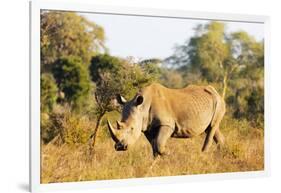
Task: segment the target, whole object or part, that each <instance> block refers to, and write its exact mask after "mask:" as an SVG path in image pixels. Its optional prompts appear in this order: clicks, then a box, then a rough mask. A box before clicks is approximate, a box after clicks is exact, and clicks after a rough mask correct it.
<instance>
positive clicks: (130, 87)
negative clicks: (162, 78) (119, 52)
mask: <svg viewBox="0 0 281 193" xmlns="http://www.w3.org/2000/svg"><path fill="white" fill-rule="evenodd" d="M90 74H91V77H92V80H93V81H94V82H95V84H96V90H95V92H94V93H95V99H96V103H97V104H96V116H97V124H96V127H95V129H94V132H93V135H92V145H91V148H92V149H93V148H94V146H95V141H96V140H95V139H96V134H97V131H98V129H99V126H100V123H101V121H102V118H103V116H104V115H105V113H106V112H110V111H113V110H118V107H117V106H116V104H115V103H114V101H115V97H116V95H117V94H121V95H122V96H125V97H127V98H131V97H133V95H134V94H135V93H136V92H137V91H138V90H139V89H140V88H142V87H143V86H145V85H146V84H149V83H150V82H152V81H153V80H154V79H153V77H152V75H151V74H148V73H146V72H145V71H144V69H143V68H142V67H141V66H140V65H139V64H135V63H133V62H131V61H128V60H124V59H120V58H117V57H113V56H110V55H108V54H104V55H98V56H95V57H93V58H92V60H91V65H90Z"/></svg>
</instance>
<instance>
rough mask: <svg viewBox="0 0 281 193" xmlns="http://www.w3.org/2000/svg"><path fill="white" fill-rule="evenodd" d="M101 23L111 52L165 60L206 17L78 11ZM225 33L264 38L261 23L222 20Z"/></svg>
mask: <svg viewBox="0 0 281 193" xmlns="http://www.w3.org/2000/svg"><path fill="white" fill-rule="evenodd" d="M80 15H83V16H84V17H86V18H87V19H88V20H90V21H93V22H95V23H96V24H98V25H100V26H102V27H103V28H104V30H105V35H106V42H105V44H106V46H107V47H108V48H109V52H110V54H111V55H114V56H119V57H128V56H133V57H134V58H137V59H149V58H159V59H165V58H167V57H169V56H171V55H172V54H173V52H174V47H175V45H176V44H183V43H184V42H185V41H186V40H187V39H189V38H190V37H192V36H193V35H194V30H193V29H194V27H196V26H197V25H198V24H204V23H207V22H209V21H208V20H194V19H178V18H161V17H140V16H128V15H107V14H93V13H80ZM224 23H226V26H227V31H228V32H234V31H241V30H243V31H246V32H247V33H249V34H250V35H252V36H254V37H255V38H256V39H257V40H262V39H263V38H264V25H263V24H260V23H243V22H224Z"/></svg>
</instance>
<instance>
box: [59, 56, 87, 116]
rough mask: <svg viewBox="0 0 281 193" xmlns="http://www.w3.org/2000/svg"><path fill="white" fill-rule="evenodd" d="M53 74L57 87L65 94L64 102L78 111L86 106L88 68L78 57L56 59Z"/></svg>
mask: <svg viewBox="0 0 281 193" xmlns="http://www.w3.org/2000/svg"><path fill="white" fill-rule="evenodd" d="M53 74H54V77H55V79H56V81H57V83H58V86H59V89H60V90H61V91H62V92H63V93H64V94H65V99H66V102H68V103H69V104H70V105H71V107H72V108H74V109H76V110H78V111H79V110H81V109H82V108H83V107H86V106H88V103H89V100H90V98H91V96H90V95H91V81H90V75H89V72H88V69H87V67H86V65H84V64H83V63H82V61H81V59H80V58H77V57H66V58H61V59H58V60H57V61H56V62H55V64H54V67H53Z"/></svg>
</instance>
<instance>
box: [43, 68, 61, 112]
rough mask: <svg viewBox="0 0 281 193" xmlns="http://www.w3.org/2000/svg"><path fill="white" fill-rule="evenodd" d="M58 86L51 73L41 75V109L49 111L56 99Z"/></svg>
mask: <svg viewBox="0 0 281 193" xmlns="http://www.w3.org/2000/svg"><path fill="white" fill-rule="evenodd" d="M57 93H58V88H57V85H56V82H55V79H54V77H53V76H52V75H51V74H47V73H45V74H42V75H41V92H40V100H41V103H40V106H41V111H43V112H50V111H52V109H53V106H54V105H55V103H56V100H57Z"/></svg>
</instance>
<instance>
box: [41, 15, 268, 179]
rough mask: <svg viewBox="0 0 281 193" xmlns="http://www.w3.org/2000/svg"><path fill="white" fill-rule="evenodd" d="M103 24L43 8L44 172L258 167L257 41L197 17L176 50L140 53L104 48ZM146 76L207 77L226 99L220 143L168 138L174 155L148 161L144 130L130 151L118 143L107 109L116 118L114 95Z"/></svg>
mask: <svg viewBox="0 0 281 193" xmlns="http://www.w3.org/2000/svg"><path fill="white" fill-rule="evenodd" d="M73 26H75V27H73ZM105 33H106V32H105V31H104V30H103V28H102V27H101V26H99V25H97V24H95V23H93V22H90V21H88V20H86V19H85V18H84V17H82V16H80V15H77V14H76V13H69V12H53V11H52V12H50V11H42V13H41V139H42V142H43V146H42V165H41V166H42V182H44V183H49V182H57V181H77V180H94V179H112V178H128V177H144V176H159V175H181V174H194V173H208V172H231V171H246V170H260V169H262V168H263V127H264V116H263V114H264V102H263V100H264V44H263V41H261V42H258V41H256V40H255V39H254V38H253V37H251V36H250V35H249V34H247V33H246V32H244V31H238V32H231V33H227V32H226V26H225V24H224V23H221V22H209V23H208V24H205V25H198V26H196V28H195V32H194V36H193V37H191V38H190V39H187V40H186V42H183V43H182V45H178V46H177V48H176V50H175V52H174V54H173V55H172V56H169V57H167V58H166V59H164V60H159V59H157V58H148V59H146V60H143V61H136V60H135V59H134V58H129V57H128V58H119V57H116V56H112V55H110V52H109V51H110V50H108V48H106V44H105ZM152 82H160V83H162V84H164V85H166V86H167V87H170V88H182V87H185V86H187V85H189V84H200V85H207V84H211V85H213V86H214V87H215V88H216V89H217V90H218V91H219V92H220V93H221V95H222V96H223V97H224V99H225V101H226V103H227V114H226V116H225V118H224V120H223V123H222V128H221V130H222V132H223V133H224V135H225V136H226V141H227V144H226V146H225V147H224V148H223V149H220V150H217V148H216V147H215V146H214V147H213V149H212V150H211V151H210V152H209V153H207V154H204V155H202V154H201V153H200V151H199V149H200V148H199V144H202V143H201V142H198V140H193V139H192V140H185V141H181V140H180V141H178V142H175V143H174V141H173V140H171V143H172V144H174V145H173V148H172V149H171V151H172V152H173V155H174V156H172V157H170V158H169V157H167V158H164V159H163V160H161V163H159V164H160V165H159V166H156V167H155V168H151V170H149V169H148V168H150V164H151V162H152V154H151V152H150V150H149V148H148V146H149V145H148V142H145V140H143V139H141V140H140V142H138V145H137V146H136V148H134V149H132V150H130V151H128V152H126V153H123V154H120V153H117V152H115V151H114V149H113V142H112V140H111V139H110V136H109V133H108V131H107V128H106V126H105V124H104V118H105V117H110V118H111V119H116V120H117V119H118V118H119V116H120V115H119V112H120V107H119V106H118V105H117V104H116V101H115V97H116V95H117V94H122V95H123V96H125V97H127V98H131V97H132V96H133V95H134V94H135V93H136V92H137V91H138V90H139V89H140V88H142V87H144V86H146V85H148V84H150V83H152ZM183 148H186V151H180V150H181V149H183ZM93 150H94V151H93ZM148 157H151V160H150V159H147V158H148ZM144 158H145V160H143V159H144ZM112 162H114V164H112ZM62 163H64V164H62ZM185 163H186V164H185ZM82 165H83V167H82ZM128 165H130V166H129V167H128ZM183 165H184V168H182V167H180V166H183ZM60 166H61V167H60ZM58 167H59V168H58ZM126 167H128V168H129V169H126V171H129V172H128V173H124V169H125V168H126ZM161 168H162V169H161ZM163 168H164V169H163ZM148 170H149V171H148Z"/></svg>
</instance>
